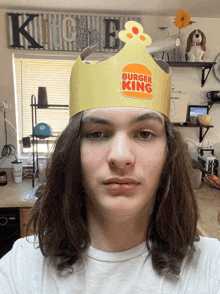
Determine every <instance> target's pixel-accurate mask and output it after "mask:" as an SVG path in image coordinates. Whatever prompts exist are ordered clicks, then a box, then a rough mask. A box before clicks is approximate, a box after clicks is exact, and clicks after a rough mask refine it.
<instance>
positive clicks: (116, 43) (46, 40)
mask: <svg viewBox="0 0 220 294" xmlns="http://www.w3.org/2000/svg"><path fill="white" fill-rule="evenodd" d="M7 14H8V25H9V48H13V49H28V50H33V49H37V50H50V51H82V50H83V49H85V48H86V47H88V46H93V45H95V44H99V47H98V49H97V50H96V51H97V52H107V53H109V52H118V51H119V50H121V49H122V47H123V46H124V43H122V42H121V41H120V39H119V38H118V32H119V31H120V30H121V29H123V28H124V24H125V23H126V22H127V21H129V20H134V21H137V22H139V23H141V19H140V18H139V17H127V16H120V17H117V16H99V15H84V14H68V13H46V12H40V13H36V12H35V13H27V12H24V13H23V12H10V13H7Z"/></svg>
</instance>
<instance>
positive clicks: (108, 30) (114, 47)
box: [104, 19, 120, 49]
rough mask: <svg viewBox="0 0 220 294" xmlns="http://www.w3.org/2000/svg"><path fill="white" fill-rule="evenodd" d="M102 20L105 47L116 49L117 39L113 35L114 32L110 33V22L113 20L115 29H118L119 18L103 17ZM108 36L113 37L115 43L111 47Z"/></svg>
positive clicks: (117, 45) (114, 34)
mask: <svg viewBox="0 0 220 294" xmlns="http://www.w3.org/2000/svg"><path fill="white" fill-rule="evenodd" d="M104 21H105V22H106V29H105V48H107V49H118V48H119V39H118V38H115V36H116V33H115V32H112V33H110V23H111V22H113V23H114V24H115V27H116V31H118V30H119V29H120V28H119V20H118V19H105V20H104ZM110 37H113V38H115V45H114V46H113V47H110V45H109V41H110Z"/></svg>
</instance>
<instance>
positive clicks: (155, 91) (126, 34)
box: [70, 21, 171, 117]
mask: <svg viewBox="0 0 220 294" xmlns="http://www.w3.org/2000/svg"><path fill="white" fill-rule="evenodd" d="M125 29H126V30H124V31H120V32H119V38H120V39H121V40H122V41H124V42H126V44H125V46H124V47H123V48H122V49H121V51H120V52H118V53H117V54H116V55H114V56H113V57H111V58H109V59H108V60H105V61H102V62H98V63H95V64H88V63H84V62H83V60H84V59H85V58H86V57H87V56H88V55H90V54H91V53H92V52H94V51H95V50H96V49H97V46H98V45H95V46H93V47H88V48H86V49H85V50H84V51H83V52H82V53H81V54H80V56H79V57H78V59H77V60H76V62H75V64H74V65H73V68H72V73H71V77H70V117H72V116H73V115H75V114H76V113H78V112H80V111H83V110H87V109H94V108H101V107H141V108H149V109H153V110H156V111H159V112H161V113H163V114H165V115H166V116H167V117H169V110H170V81H171V74H170V67H169V66H168V64H167V63H166V62H164V61H163V60H154V59H153V58H152V57H151V56H150V54H149V52H148V50H147V48H146V46H149V45H150V44H151V43H152V40H151V38H150V37H149V36H148V35H147V34H144V33H143V27H142V26H141V25H140V24H139V23H137V22H135V21H128V22H127V23H126V24H125Z"/></svg>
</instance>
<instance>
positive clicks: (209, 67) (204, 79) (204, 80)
mask: <svg viewBox="0 0 220 294" xmlns="http://www.w3.org/2000/svg"><path fill="white" fill-rule="evenodd" d="M212 66H213V65H212V64H210V65H207V66H205V67H203V69H202V83H201V86H202V87H203V86H204V85H205V82H206V80H207V78H208V76H209V74H210V71H211V69H212ZM206 69H209V71H208V73H207V75H206V78H205V70H206Z"/></svg>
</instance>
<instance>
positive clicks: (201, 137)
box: [174, 123, 214, 143]
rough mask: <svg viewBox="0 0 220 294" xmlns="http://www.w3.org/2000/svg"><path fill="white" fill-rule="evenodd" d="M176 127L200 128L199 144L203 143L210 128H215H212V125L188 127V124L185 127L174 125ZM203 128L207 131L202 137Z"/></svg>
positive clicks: (183, 126)
mask: <svg viewBox="0 0 220 294" xmlns="http://www.w3.org/2000/svg"><path fill="white" fill-rule="evenodd" d="M174 125H175V126H177V127H182V128H200V134H199V143H201V142H202V141H203V139H204V138H205V135H206V134H207V132H208V130H209V129H210V128H214V126H211V125H209V126H203V125H194V126H188V125H187V124H186V123H185V124H183V125H180V124H176V123H174ZM203 128H206V129H207V130H206V131H205V133H204V135H202V130H203Z"/></svg>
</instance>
